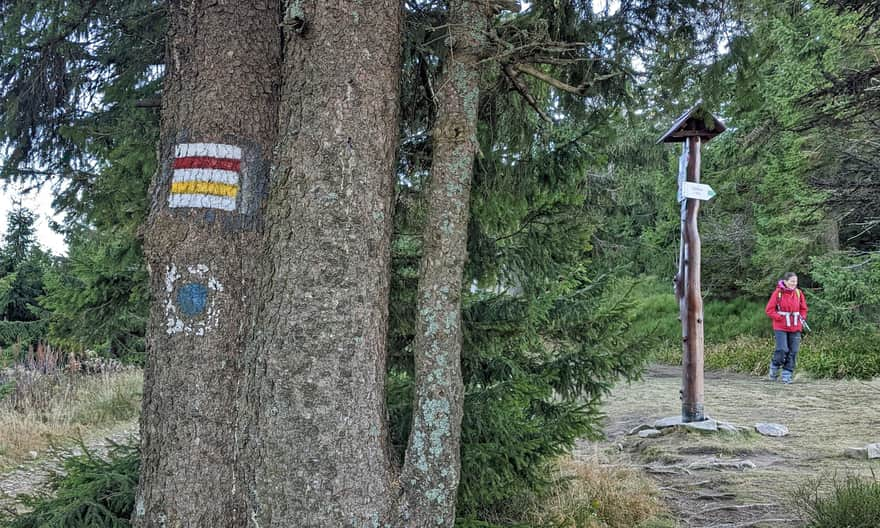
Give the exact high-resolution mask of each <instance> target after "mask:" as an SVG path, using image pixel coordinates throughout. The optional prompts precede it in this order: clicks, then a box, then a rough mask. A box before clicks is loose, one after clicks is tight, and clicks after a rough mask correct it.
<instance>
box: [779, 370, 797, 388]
mask: <svg viewBox="0 0 880 528" xmlns="http://www.w3.org/2000/svg"><path fill="white" fill-rule="evenodd" d="M793 375H794V373H793V372H792V371H790V370H783V371H782V383H785V384H786V385H791V382H792V376H793Z"/></svg>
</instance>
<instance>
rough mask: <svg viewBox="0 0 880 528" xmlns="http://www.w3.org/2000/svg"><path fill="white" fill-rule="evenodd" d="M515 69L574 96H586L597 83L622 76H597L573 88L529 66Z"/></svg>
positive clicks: (612, 74)
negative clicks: (588, 90)
mask: <svg viewBox="0 0 880 528" xmlns="http://www.w3.org/2000/svg"><path fill="white" fill-rule="evenodd" d="M514 67H515V68H516V69H517V70H518V71H521V72H523V73H525V74H528V75H531V76H532V77H534V78H535V79H538V80H540V81H543V82H545V83H547V84H549V85H550V86H553V87H554V88H558V89H559V90H562V91H564V92H568V93H572V94H574V95H584V93H585V92H586V91H587V88H589V87H590V86H592V85H593V84H595V83H596V82H598V81H604V80H607V79H611V78H613V77H617V76H618V75H621V72H614V73H609V74H606V75H597V76H595V77H593V78H592V79H590V80H589V81H586V82H584V83H582V84H581V85H580V86H572V85H570V84H567V83H564V82H562V81H560V80H559V79H557V78H555V77H552V76H550V75H547V74H546V73H544V72H542V71H541V70H539V69H537V68H534V67H532V66H530V65H528V64H517V65H516V66H514Z"/></svg>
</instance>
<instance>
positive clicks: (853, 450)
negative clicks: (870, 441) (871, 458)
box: [843, 447, 868, 459]
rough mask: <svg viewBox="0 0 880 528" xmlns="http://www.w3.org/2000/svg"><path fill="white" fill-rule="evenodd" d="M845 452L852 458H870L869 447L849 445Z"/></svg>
mask: <svg viewBox="0 0 880 528" xmlns="http://www.w3.org/2000/svg"><path fill="white" fill-rule="evenodd" d="M843 454H844V455H846V456H848V457H850V458H858V459H862V458H868V448H866V447H847V448H846V449H844V450H843Z"/></svg>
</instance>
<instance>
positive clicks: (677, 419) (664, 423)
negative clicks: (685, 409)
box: [654, 415, 682, 429]
mask: <svg viewBox="0 0 880 528" xmlns="http://www.w3.org/2000/svg"><path fill="white" fill-rule="evenodd" d="M681 423H682V422H681V416H680V415H679V416H667V417H666V418H660V419H659V420H657V421H656V422H654V429H665V428H667V427H674V426H676V425H681Z"/></svg>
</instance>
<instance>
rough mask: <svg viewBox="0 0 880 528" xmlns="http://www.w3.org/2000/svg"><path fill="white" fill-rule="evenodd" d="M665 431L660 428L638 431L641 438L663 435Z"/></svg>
mask: <svg viewBox="0 0 880 528" xmlns="http://www.w3.org/2000/svg"><path fill="white" fill-rule="evenodd" d="M662 434H663V432H662V431H660V430H659V429H642V430H641V431H639V432H638V435H639V437H641V438H654V437H657V436H660V435H662Z"/></svg>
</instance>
